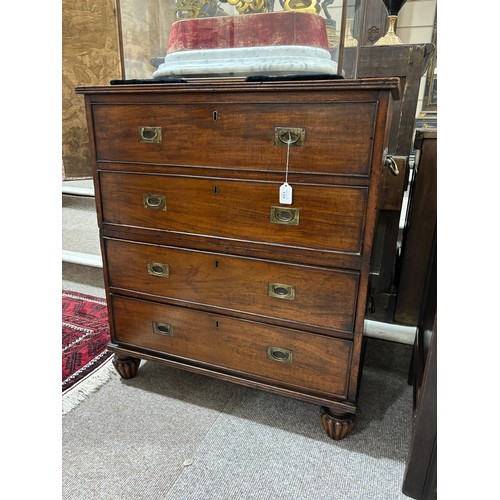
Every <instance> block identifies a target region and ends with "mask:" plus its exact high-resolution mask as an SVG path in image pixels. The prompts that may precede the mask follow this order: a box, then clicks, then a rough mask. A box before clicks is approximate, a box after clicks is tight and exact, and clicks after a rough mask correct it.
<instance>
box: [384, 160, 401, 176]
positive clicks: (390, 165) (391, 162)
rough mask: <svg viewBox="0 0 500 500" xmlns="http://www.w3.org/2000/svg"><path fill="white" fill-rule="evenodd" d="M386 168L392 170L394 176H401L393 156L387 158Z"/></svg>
mask: <svg viewBox="0 0 500 500" xmlns="http://www.w3.org/2000/svg"><path fill="white" fill-rule="evenodd" d="M385 166H386V167H387V168H388V169H389V170H390V172H391V174H392V175H399V167H398V164H397V163H396V160H395V159H394V158H393V157H392V156H391V155H387V157H386V158H385Z"/></svg>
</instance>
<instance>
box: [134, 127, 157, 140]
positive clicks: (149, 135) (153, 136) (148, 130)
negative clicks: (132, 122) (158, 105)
mask: <svg viewBox="0 0 500 500" xmlns="http://www.w3.org/2000/svg"><path fill="white" fill-rule="evenodd" d="M138 130H139V142H150V143H155V144H159V143H160V142H161V127H138Z"/></svg>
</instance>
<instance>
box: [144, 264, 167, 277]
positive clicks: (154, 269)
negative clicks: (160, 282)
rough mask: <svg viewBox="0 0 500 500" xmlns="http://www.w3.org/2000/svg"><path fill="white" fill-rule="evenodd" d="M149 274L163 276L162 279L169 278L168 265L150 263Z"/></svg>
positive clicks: (148, 266) (148, 265)
mask: <svg viewBox="0 0 500 500" xmlns="http://www.w3.org/2000/svg"><path fill="white" fill-rule="evenodd" d="M147 270H148V274H152V275H153V276H161V277H162V278H168V275H169V268H168V264H160V263H159V262H148V264H147Z"/></svg>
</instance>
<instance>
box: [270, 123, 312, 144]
mask: <svg viewBox="0 0 500 500" xmlns="http://www.w3.org/2000/svg"><path fill="white" fill-rule="evenodd" d="M305 140H306V129H305V128H303V127H274V145H275V146H288V144H290V146H303V145H304V142H305Z"/></svg>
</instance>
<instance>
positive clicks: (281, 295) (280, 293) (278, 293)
mask: <svg viewBox="0 0 500 500" xmlns="http://www.w3.org/2000/svg"><path fill="white" fill-rule="evenodd" d="M267 294H268V295H269V297H275V298H277V299H285V300H295V287H294V286H292V285H283V284H282V283H268V286H267Z"/></svg>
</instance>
